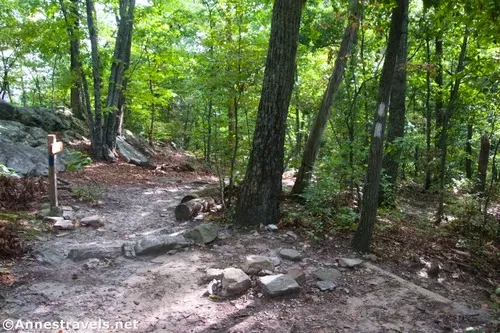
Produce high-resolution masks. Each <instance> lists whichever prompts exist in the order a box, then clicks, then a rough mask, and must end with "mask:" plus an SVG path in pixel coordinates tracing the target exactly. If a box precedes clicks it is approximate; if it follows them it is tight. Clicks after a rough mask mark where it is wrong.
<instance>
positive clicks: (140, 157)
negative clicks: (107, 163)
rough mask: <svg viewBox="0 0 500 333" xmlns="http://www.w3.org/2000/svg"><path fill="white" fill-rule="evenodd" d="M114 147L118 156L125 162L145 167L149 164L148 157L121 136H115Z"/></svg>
mask: <svg viewBox="0 0 500 333" xmlns="http://www.w3.org/2000/svg"><path fill="white" fill-rule="evenodd" d="M116 149H117V152H118V155H119V156H120V158H121V159H122V160H124V161H125V162H127V163H131V164H135V165H140V166H147V167H149V166H151V163H150V162H149V161H148V158H147V157H146V156H144V154H142V153H141V152H139V151H138V150H137V149H135V147H134V146H132V145H131V144H130V143H128V142H127V141H126V140H125V137H123V136H117V137H116Z"/></svg>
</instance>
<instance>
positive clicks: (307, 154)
mask: <svg viewBox="0 0 500 333" xmlns="http://www.w3.org/2000/svg"><path fill="white" fill-rule="evenodd" d="M359 20H360V13H359V6H358V1H357V0H351V2H350V18H349V21H348V23H347V27H346V29H345V31H344V37H343V39H342V43H341V44H340V48H339V51H338V54H337V59H336V60H335V65H334V67H333V72H332V75H331V76H330V80H329V81H328V86H327V88H326V90H325V92H324V94H323V99H322V100H321V104H320V107H319V111H318V114H317V116H316V118H315V119H314V122H313V125H312V129H311V132H310V134H309V136H308V138H307V143H306V147H305V149H304V153H303V155H302V163H301V165H300V168H299V172H298V174H297V177H296V179H295V184H294V185H293V188H292V193H293V194H300V193H302V192H304V189H306V188H307V187H308V186H309V183H310V182H311V177H312V170H313V167H314V162H315V161H316V158H317V156H318V151H319V148H320V144H321V139H322V137H323V133H324V131H325V128H326V125H327V124H328V119H329V118H330V114H331V111H332V107H333V103H334V102H335V97H336V96H337V91H338V88H339V86H340V83H341V82H342V78H343V75H344V70H345V66H346V63H347V59H348V57H349V53H350V52H351V49H352V47H353V45H354V43H355V41H356V37H357V34H358V29H359Z"/></svg>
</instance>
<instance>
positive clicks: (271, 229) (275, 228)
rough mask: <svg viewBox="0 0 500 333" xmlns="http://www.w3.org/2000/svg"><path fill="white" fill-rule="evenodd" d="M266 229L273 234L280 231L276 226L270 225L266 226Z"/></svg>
mask: <svg viewBox="0 0 500 333" xmlns="http://www.w3.org/2000/svg"><path fill="white" fill-rule="evenodd" d="M265 228H266V230H267V231H272V232H276V231H278V229H279V228H278V226H277V225H276V224H268V225H266V227H265Z"/></svg>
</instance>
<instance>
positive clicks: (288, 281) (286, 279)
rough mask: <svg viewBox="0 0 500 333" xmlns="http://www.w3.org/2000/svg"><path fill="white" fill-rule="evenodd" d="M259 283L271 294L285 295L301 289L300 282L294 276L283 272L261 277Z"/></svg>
mask: <svg viewBox="0 0 500 333" xmlns="http://www.w3.org/2000/svg"><path fill="white" fill-rule="evenodd" d="M259 284H260V285H261V286H262V289H264V291H265V292H266V293H267V294H268V295H270V296H283V295H289V294H295V293H298V292H299V291H300V286H299V284H298V283H297V282H296V281H295V280H294V279H293V278H292V277H290V276H288V275H283V274H278V275H268V276H262V277H259Z"/></svg>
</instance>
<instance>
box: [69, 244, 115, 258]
mask: <svg viewBox="0 0 500 333" xmlns="http://www.w3.org/2000/svg"><path fill="white" fill-rule="evenodd" d="M120 253H121V247H120V246H118V245H108V246H96V245H94V246H93V247H80V248H73V249H71V250H70V251H69V253H68V256H67V258H68V259H71V260H73V261H75V262H78V261H84V260H88V259H93V258H97V259H101V260H104V259H114V258H116V257H118V256H119V255H120Z"/></svg>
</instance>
